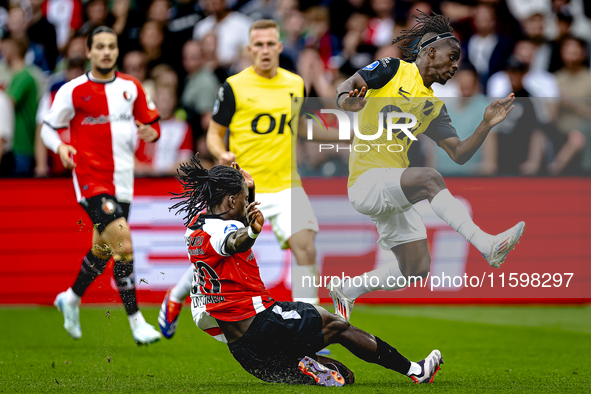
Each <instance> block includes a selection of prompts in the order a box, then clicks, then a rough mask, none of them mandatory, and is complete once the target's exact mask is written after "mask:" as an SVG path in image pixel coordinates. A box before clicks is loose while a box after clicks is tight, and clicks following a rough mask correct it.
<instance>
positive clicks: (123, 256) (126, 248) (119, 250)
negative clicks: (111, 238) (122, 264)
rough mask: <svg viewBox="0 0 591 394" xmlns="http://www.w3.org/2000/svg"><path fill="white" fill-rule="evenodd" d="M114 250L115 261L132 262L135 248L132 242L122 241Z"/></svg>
mask: <svg viewBox="0 0 591 394" xmlns="http://www.w3.org/2000/svg"><path fill="white" fill-rule="evenodd" d="M112 249H113V259H114V260H115V261H120V260H122V261H132V260H133V246H132V244H131V241H120V242H119V243H118V244H117V245H116V246H115V247H114V248H112Z"/></svg>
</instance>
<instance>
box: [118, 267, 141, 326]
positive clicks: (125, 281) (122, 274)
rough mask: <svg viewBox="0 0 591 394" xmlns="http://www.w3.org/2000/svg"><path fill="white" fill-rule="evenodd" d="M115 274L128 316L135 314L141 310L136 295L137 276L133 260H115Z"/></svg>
mask: <svg viewBox="0 0 591 394" xmlns="http://www.w3.org/2000/svg"><path fill="white" fill-rule="evenodd" d="M113 276H115V283H117V289H118V290H119V295H120V296H121V301H123V306H124V307H125V311H126V312H127V315H128V316H131V315H133V314H134V313H137V312H138V311H139V309H138V307H137V299H136V296H135V277H134V275H133V260H131V261H127V262H122V261H115V266H114V267H113Z"/></svg>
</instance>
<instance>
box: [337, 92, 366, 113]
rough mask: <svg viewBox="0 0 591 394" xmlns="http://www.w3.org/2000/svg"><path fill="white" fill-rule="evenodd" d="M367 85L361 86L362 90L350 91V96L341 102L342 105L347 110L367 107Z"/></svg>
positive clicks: (355, 110)
mask: <svg viewBox="0 0 591 394" xmlns="http://www.w3.org/2000/svg"><path fill="white" fill-rule="evenodd" d="M365 90H366V89H365V86H364V87H362V88H361V91H359V90H357V89H355V90H351V91H350V92H349V96H347V97H345V99H344V100H343V102H342V103H341V107H342V108H343V109H344V110H345V111H352V112H357V111H360V110H361V109H362V108H363V107H365V103H366V102H367V100H365Z"/></svg>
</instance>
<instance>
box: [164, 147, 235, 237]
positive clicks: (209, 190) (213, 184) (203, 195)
mask: <svg viewBox="0 0 591 394" xmlns="http://www.w3.org/2000/svg"><path fill="white" fill-rule="evenodd" d="M177 179H178V181H179V183H180V184H181V185H183V189H184V191H183V192H181V193H171V194H173V195H174V196H175V197H172V199H173V200H174V199H182V200H183V201H180V202H177V203H176V204H174V205H173V206H172V207H170V208H169V210H173V209H177V212H176V213H175V215H177V214H179V213H180V212H186V213H187V215H186V216H185V217H184V218H183V220H185V226H188V225H189V224H190V223H191V220H192V219H193V218H194V217H195V216H196V215H197V214H198V213H199V212H201V211H202V210H203V209H204V208H206V207H213V206H215V205H218V204H220V203H221V202H222V200H223V199H224V197H225V196H226V195H228V194H236V193H239V192H240V190H242V182H244V180H243V179H244V178H243V176H242V174H241V173H240V171H238V170H236V169H235V168H232V167H227V166H215V167H213V168H212V169H211V170H209V171H208V170H206V169H205V168H203V166H202V165H201V161H200V160H199V154H196V155H195V156H193V157H191V161H190V162H189V163H182V164H181V165H180V169H178V170H177Z"/></svg>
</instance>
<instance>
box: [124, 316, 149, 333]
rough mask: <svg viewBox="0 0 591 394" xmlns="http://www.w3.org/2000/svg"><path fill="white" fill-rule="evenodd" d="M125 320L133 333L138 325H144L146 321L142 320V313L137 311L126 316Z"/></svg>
mask: <svg viewBox="0 0 591 394" xmlns="http://www.w3.org/2000/svg"><path fill="white" fill-rule="evenodd" d="M127 319H128V320H129V326H130V327H131V331H135V329H136V328H137V327H138V326H139V325H140V324H144V323H145V322H146V319H144V315H142V312H140V311H137V312H135V313H133V314H131V315H129V316H127Z"/></svg>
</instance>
